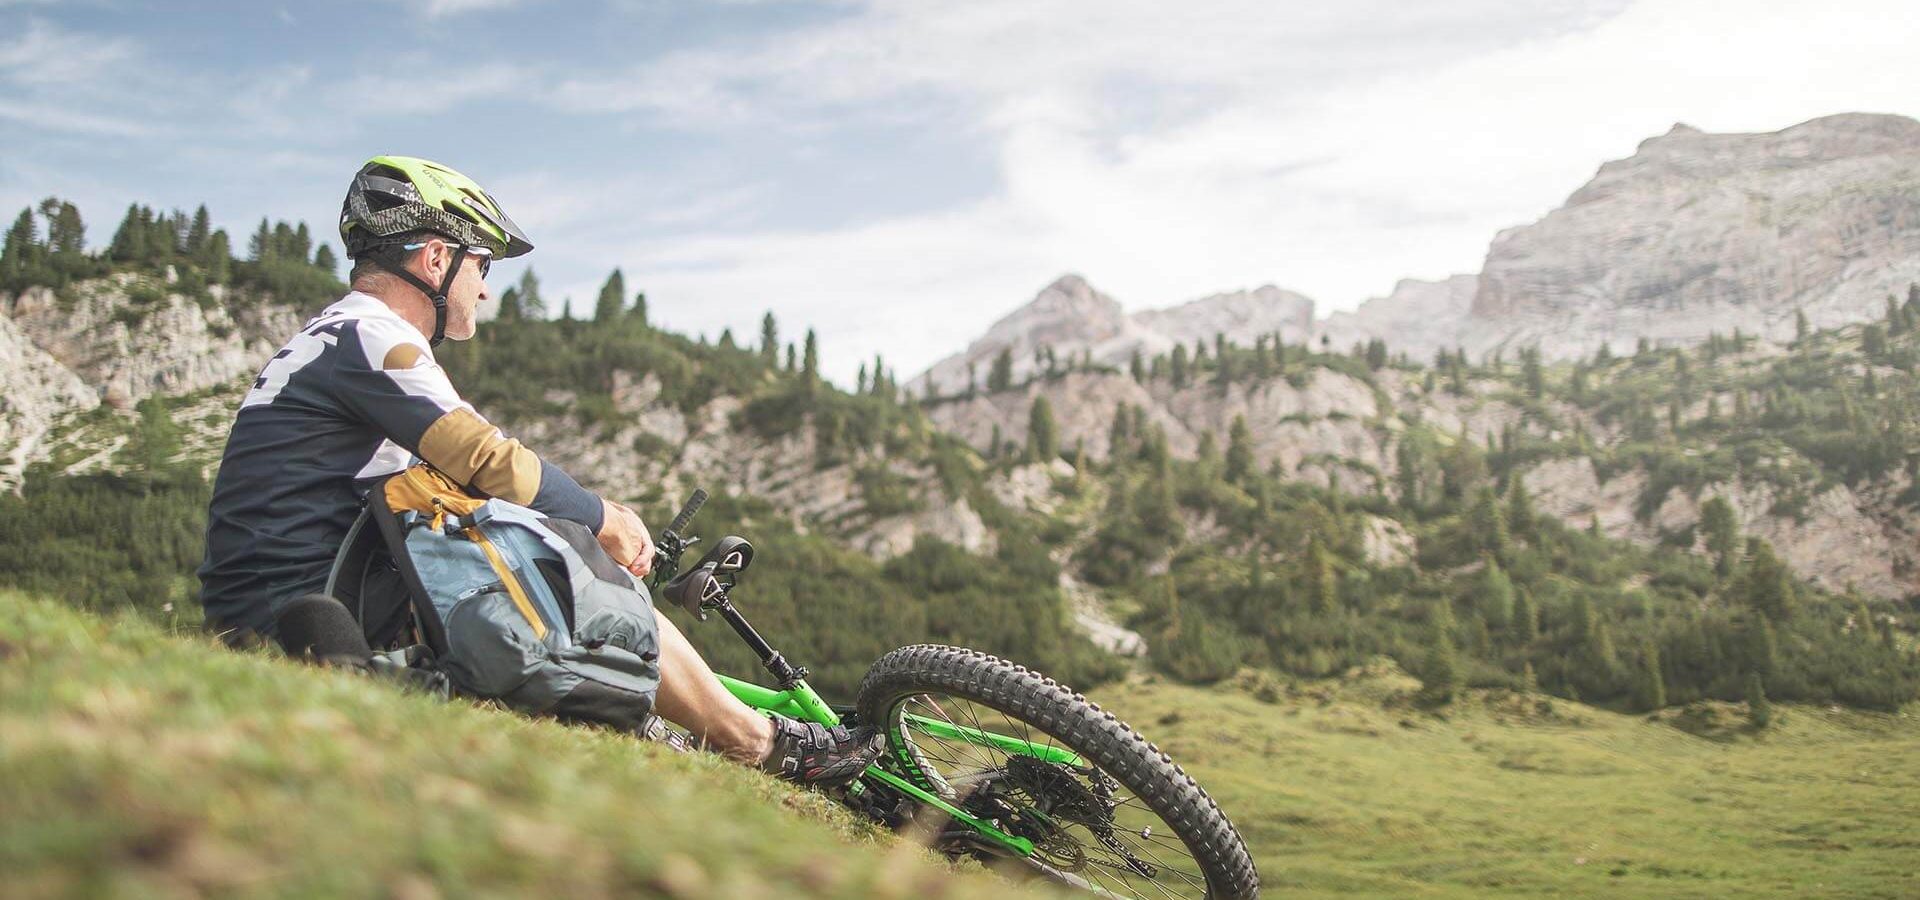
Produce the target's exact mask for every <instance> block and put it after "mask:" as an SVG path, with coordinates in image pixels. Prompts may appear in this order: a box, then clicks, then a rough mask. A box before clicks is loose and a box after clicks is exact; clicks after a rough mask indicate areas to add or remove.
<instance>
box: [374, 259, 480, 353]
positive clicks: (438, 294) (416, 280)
mask: <svg viewBox="0 0 1920 900" xmlns="http://www.w3.org/2000/svg"><path fill="white" fill-rule="evenodd" d="M466 260H467V248H466V246H465V245H463V244H456V245H454V250H453V264H452V265H450V266H448V267H447V274H446V277H445V278H442V279H441V280H440V288H439V289H438V290H435V289H434V287H433V286H432V285H430V284H427V283H426V281H425V280H423V279H421V277H420V276H418V275H415V274H413V273H412V272H409V271H407V267H406V264H405V263H404V262H401V261H399V260H381V261H380V265H381V266H382V267H383V268H385V269H386V270H387V271H389V272H392V273H393V274H395V275H398V276H400V278H401V279H402V280H404V281H406V282H407V283H408V284H411V285H413V286H414V287H415V288H418V289H419V290H420V293H422V294H425V295H426V296H427V302H429V303H432V304H433V336H432V337H430V338H428V339H427V346H429V347H438V346H440V344H441V342H442V341H445V340H446V339H447V292H448V291H451V290H453V280H454V279H455V278H458V277H460V264H461V263H464V262H466Z"/></svg>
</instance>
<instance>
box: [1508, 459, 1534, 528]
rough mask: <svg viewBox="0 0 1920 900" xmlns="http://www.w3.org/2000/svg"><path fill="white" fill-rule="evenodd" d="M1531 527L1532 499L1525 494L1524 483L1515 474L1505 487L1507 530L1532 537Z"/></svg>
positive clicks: (1532, 517) (1517, 474)
mask: <svg viewBox="0 0 1920 900" xmlns="http://www.w3.org/2000/svg"><path fill="white" fill-rule="evenodd" d="M1533 525H1534V515H1533V497H1532V495H1530V494H1528V493H1527V484H1526V481H1525V480H1524V479H1522V478H1521V477H1520V475H1519V473H1517V472H1516V473H1514V475H1513V476H1512V477H1511V481H1510V482H1509V484H1508V485H1507V528H1508V529H1509V530H1511V531H1513V532H1516V533H1519V534H1522V535H1532V534H1533Z"/></svg>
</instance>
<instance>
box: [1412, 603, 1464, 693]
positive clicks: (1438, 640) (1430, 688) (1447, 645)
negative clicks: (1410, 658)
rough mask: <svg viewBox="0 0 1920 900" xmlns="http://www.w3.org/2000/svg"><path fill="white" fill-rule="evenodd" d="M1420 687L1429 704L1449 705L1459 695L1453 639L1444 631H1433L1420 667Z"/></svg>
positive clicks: (1458, 671)
mask: <svg viewBox="0 0 1920 900" xmlns="http://www.w3.org/2000/svg"><path fill="white" fill-rule="evenodd" d="M1442 602H1443V603H1444V602H1445V601H1442ZM1420 687H1421V693H1422V694H1423V695H1424V696H1425V698H1426V700H1427V701H1428V702H1430V703H1451V702H1453V699H1454V697H1456V696H1458V695H1459V693H1460V666H1459V663H1458V661H1457V660H1456V659H1455V657H1454V650H1453V637H1452V636H1451V635H1450V634H1448V633H1447V632H1446V631H1443V630H1440V629H1435V631H1434V634H1433V637H1432V640H1431V643H1430V644H1429V645H1428V648H1427V659H1426V664H1425V665H1423V666H1422V667H1421V672H1420Z"/></svg>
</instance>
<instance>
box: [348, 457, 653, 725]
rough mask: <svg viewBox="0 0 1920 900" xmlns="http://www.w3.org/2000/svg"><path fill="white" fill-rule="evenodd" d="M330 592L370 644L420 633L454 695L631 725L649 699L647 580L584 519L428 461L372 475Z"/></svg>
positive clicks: (396, 643)
mask: <svg viewBox="0 0 1920 900" xmlns="http://www.w3.org/2000/svg"><path fill="white" fill-rule="evenodd" d="M327 593H328V594H329V595H331V596H332V597H334V598H335V599H337V600H339V601H340V602H341V603H342V604H344V605H345V606H346V607H347V609H348V610H349V611H350V612H352V613H353V615H354V618H355V619H356V620H357V621H358V622H359V623H360V627H361V629H362V630H363V631H364V633H365V634H366V637H367V641H368V643H369V644H370V645H372V647H373V648H374V649H376V650H392V649H398V648H402V647H407V646H410V645H423V646H424V647H425V648H426V649H427V651H429V652H428V654H420V656H422V657H427V656H429V655H430V658H431V659H432V660H433V665H435V666H437V667H438V668H439V670H440V671H442V672H443V673H445V674H446V676H447V678H448V679H449V680H450V681H451V683H452V685H453V687H454V689H455V690H457V691H459V692H461V693H463V694H467V695H470V696H476V697H483V698H488V699H497V700H500V701H501V702H503V703H506V704H507V705H508V706H511V707H513V708H514V709H517V710H520V711H522V712H526V713H529V714H534V715H551V716H555V717H558V718H561V719H565V720H572V721H585V722H595V723H602V724H607V725H612V726H615V727H618V728H622V729H633V730H637V729H640V728H642V727H643V725H644V724H645V722H646V720H647V716H648V713H649V712H651V710H652V708H653V698H654V692H655V691H656V690H657V689H658V688H659V684H660V667H659V650H660V648H659V642H658V634H657V632H656V630H655V627H656V626H655V623H654V612H653V601H652V598H651V597H650V596H649V595H648V593H647V590H646V587H645V586H644V585H643V584H641V582H640V581H639V580H638V579H636V578H634V577H633V576H632V575H631V574H629V573H628V572H627V571H626V570H624V569H622V568H621V567H620V566H619V565H617V564H615V563H614V561H613V560H612V559H611V558H610V557H608V556H607V555H606V553H605V552H604V551H603V550H601V548H600V544H599V542H598V541H596V540H595V539H594V536H593V534H592V533H591V532H589V531H588V530H587V528H586V527H585V526H583V525H580V524H578V523H575V522H569V521H566V520H562V519H550V518H547V517H545V516H542V515H541V514H539V513H536V512H534V511H533V510H530V509H527V508H526V507H523V506H518V505H515V504H512V503H508V502H506V501H504V500H500V499H497V498H495V499H483V498H479V497H474V496H472V495H471V494H469V493H467V492H466V491H465V490H463V489H462V488H461V487H460V486H459V485H458V484H457V483H456V482H454V481H453V480H452V479H450V478H448V477H446V476H445V475H443V474H441V473H439V472H437V471H435V470H433V469H432V468H431V467H428V466H426V465H416V466H414V467H412V468H409V469H407V470H405V471H403V472H400V473H399V474H396V475H392V476H389V477H388V478H386V479H384V480H382V481H380V482H378V483H376V484H375V485H374V487H373V489H372V490H371V491H370V492H369V493H368V495H367V503H366V508H365V509H364V511H363V512H362V513H361V515H360V517H359V519H357V520H356V521H355V522H354V525H353V527H352V529H351V530H350V531H349V532H348V534H347V540H346V542H345V543H344V544H343V545H342V546H341V548H340V553H339V555H338V556H337V557H336V558H335V560H334V565H333V571H332V574H331V575H330V576H329V578H328V581H327Z"/></svg>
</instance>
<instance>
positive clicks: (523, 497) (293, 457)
mask: <svg viewBox="0 0 1920 900" xmlns="http://www.w3.org/2000/svg"><path fill="white" fill-rule="evenodd" d="M415 458H418V459H422V460H425V461H426V462H427V463H428V464H430V465H432V466H434V467H435V468H437V469H439V470H440V471H441V472H444V473H446V474H447V475H449V476H451V477H453V478H454V479H456V480H458V481H460V482H462V483H463V484H465V485H466V486H468V487H470V488H472V489H473V490H475V491H477V492H479V493H481V494H485V495H488V496H493V497H499V498H501V499H503V500H507V501H509V502H512V503H518V504H521V505H523V506H529V507H532V508H533V509H535V510H537V511H539V512H541V513H545V514H546V515H549V516H554V517H557V518H562V519H570V520H572V521H575V522H579V523H581V524H583V525H586V526H587V527H588V528H591V529H593V530H594V531H596V532H598V531H599V530H600V525H601V517H602V515H603V507H602V505H601V502H600V498H599V497H598V496H597V495H595V494H594V493H593V492H591V491H588V490H587V489H585V488H583V487H581V486H580V485H579V483H578V482H576V481H574V480H573V478H572V477H571V476H569V475H568V474H567V473H566V472H564V471H561V469H560V468H559V467H558V466H555V465H554V464H552V463H549V462H546V461H544V460H541V459H540V458H539V457H538V456H536V455H534V453H533V451H531V450H528V449H527V448H525V447H523V446H521V445H520V442H519V441H516V440H514V439H512V438H509V437H507V436H505V435H503V434H501V433H500V431H499V430H498V429H496V428H495V427H494V426H493V425H492V424H491V423H489V422H488V421H487V420H486V419H485V418H482V417H481V416H480V414H479V413H478V412H476V411H474V408H473V407H472V406H471V405H470V404H468V403H467V402H466V401H464V400H462V399H460V395H459V393H458V392H456V391H455V390H454V389H453V384H452V383H451V382H449V381H448V380H447V375H446V372H445V371H444V370H443V369H441V368H440V366H439V364H438V363H436V362H435V361H434V357H433V348H432V347H430V346H428V343H427V338H426V336H425V335H423V334H421V333H420V331H419V329H416V328H414V327H413V325H411V324H409V323H408V322H407V320H405V319H403V318H401V317H400V315H399V314H397V313H395V312H394V311H393V310H392V308H390V307H388V306H387V305H386V304H385V303H383V302H381V301H380V300H379V299H378V298H376V297H373V296H372V295H370V294H364V293H360V292H358V291H356V292H353V293H350V294H348V295H347V296H346V297H344V298H342V299H341V300H340V301H339V302H337V303H334V304H333V305H332V306H329V307H327V308H326V309H325V310H324V311H322V312H321V313H320V314H319V315H317V316H315V317H313V318H312V319H311V320H309V321H308V322H307V324H306V325H305V326H303V327H302V328H301V329H300V332H299V333H298V334H295V335H294V336H293V338H292V339H291V340H289V341H288V342H287V344H286V346H285V347H283V348H281V350H280V352H278V353H276V354H274V355H273V358H272V359H269V360H268V361H267V364H266V366H265V367H264V368H262V369H261V370H260V376H259V377H258V378H257V379H255V380H254V383H253V387H252V389H251V390H249V391H248V392H247V395H246V397H245V398H244V399H243V400H241V402H240V411H239V413H238V415H236V416H235V417H234V421H233V430H232V431H231V432H229V434H228V435H227V448H226V452H225V453H224V454H222V456H221V459H220V473H219V475H218V476H216V477H215V479H214V483H213V502H212V504H211V505H210V507H209V508H208V510H207V555H206V561H205V562H203V563H202V564H201V566H200V571H199V574H200V583H201V593H200V602H201V605H202V606H203V607H205V609H206V617H207V624H208V626H209V627H210V628H213V629H216V630H218V631H222V632H228V633H230V634H241V633H245V632H248V631H253V632H258V633H261V634H266V635H271V634H272V624H273V614H274V612H275V611H276V610H277V609H278V608H279V607H280V605H281V604H283V603H284V602H285V601H288V600H291V599H293V598H295V597H298V596H301V595H303V594H309V593H315V592H317V591H320V590H322V589H323V588H324V587H325V586H326V581H327V573H328V570H329V569H330V568H331V565H332V562H333V556H334V553H335V552H336V551H337V550H338V549H339V546H340V543H341V541H343V540H344V539H345V538H346V534H347V529H348V528H349V527H351V526H352V524H353V520H354V517H355V516H356V515H358V514H359V509H360V503H361V498H362V497H364V496H365V494H366V491H367V488H368V487H369V486H371V484H372V483H373V481H374V480H375V479H378V478H381V477H383V476H386V475H391V474H393V473H395V472H398V471H400V470H401V469H404V468H406V467H407V466H408V465H409V464H410V463H411V462H412V461H413V460H414V459H415Z"/></svg>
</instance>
